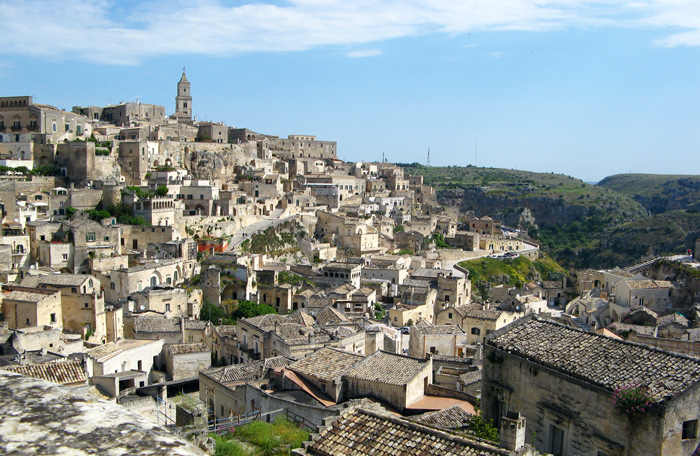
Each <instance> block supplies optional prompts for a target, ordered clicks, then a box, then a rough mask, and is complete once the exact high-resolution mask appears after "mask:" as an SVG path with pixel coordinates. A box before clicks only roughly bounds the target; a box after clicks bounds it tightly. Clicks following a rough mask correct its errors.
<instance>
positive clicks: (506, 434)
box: [501, 410, 525, 451]
mask: <svg viewBox="0 0 700 456" xmlns="http://www.w3.org/2000/svg"><path fill="white" fill-rule="evenodd" d="M523 445H525V417H524V416H522V415H520V412H514V411H513V410H508V413H506V414H505V416H503V417H501V446H502V447H503V448H505V449H506V450H509V451H517V450H519V449H520V448H522V447H523Z"/></svg>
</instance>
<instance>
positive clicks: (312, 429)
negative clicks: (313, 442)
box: [284, 409, 318, 432]
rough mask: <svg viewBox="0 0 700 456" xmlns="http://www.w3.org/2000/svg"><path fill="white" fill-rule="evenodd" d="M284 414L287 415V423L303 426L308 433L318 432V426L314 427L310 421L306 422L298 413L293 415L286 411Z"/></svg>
mask: <svg viewBox="0 0 700 456" xmlns="http://www.w3.org/2000/svg"><path fill="white" fill-rule="evenodd" d="M284 412H285V414H286V415H287V419H288V420H289V421H291V422H292V423H296V424H298V425H300V426H303V427H304V428H306V429H308V430H309V431H310V432H317V431H318V426H316V425H315V424H314V423H312V422H311V421H309V420H307V419H306V418H305V417H304V416H302V415H299V414H298V413H294V412H292V411H291V410H289V409H286V410H285V411H284Z"/></svg>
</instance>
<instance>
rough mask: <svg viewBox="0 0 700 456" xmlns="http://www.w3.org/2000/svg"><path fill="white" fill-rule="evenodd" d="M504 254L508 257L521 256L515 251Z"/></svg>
mask: <svg viewBox="0 0 700 456" xmlns="http://www.w3.org/2000/svg"><path fill="white" fill-rule="evenodd" d="M503 256H504V257H508V258H518V257H519V256H520V254H519V253H515V252H507V253H504V254H503Z"/></svg>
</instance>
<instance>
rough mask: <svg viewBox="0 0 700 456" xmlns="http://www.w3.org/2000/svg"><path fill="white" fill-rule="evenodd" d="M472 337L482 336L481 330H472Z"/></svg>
mask: <svg viewBox="0 0 700 456" xmlns="http://www.w3.org/2000/svg"><path fill="white" fill-rule="evenodd" d="M472 335H474V336H480V335H481V330H480V329H479V328H472Z"/></svg>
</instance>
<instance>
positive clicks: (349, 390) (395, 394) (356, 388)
mask: <svg viewBox="0 0 700 456" xmlns="http://www.w3.org/2000/svg"><path fill="white" fill-rule="evenodd" d="M432 376H433V363H432V360H430V359H427V360H421V359H416V358H410V357H408V356H402V355H397V354H395V353H388V352H384V351H378V352H376V353H374V354H372V355H370V356H367V357H366V358H364V359H363V360H362V361H360V362H359V363H357V364H355V365H354V366H353V367H352V368H350V369H349V370H348V371H347V372H346V373H345V374H344V376H343V377H344V379H345V382H346V385H345V388H346V393H345V394H346V397H348V398H356V397H372V398H375V399H378V400H380V401H382V402H385V403H387V404H389V405H390V406H391V407H393V408H395V409H396V410H399V411H403V410H405V409H406V408H407V407H408V406H409V405H411V404H413V403H414V402H416V401H417V400H419V399H421V398H422V397H423V396H424V395H425V392H426V390H427V388H428V385H429V384H430V383H432Z"/></svg>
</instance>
